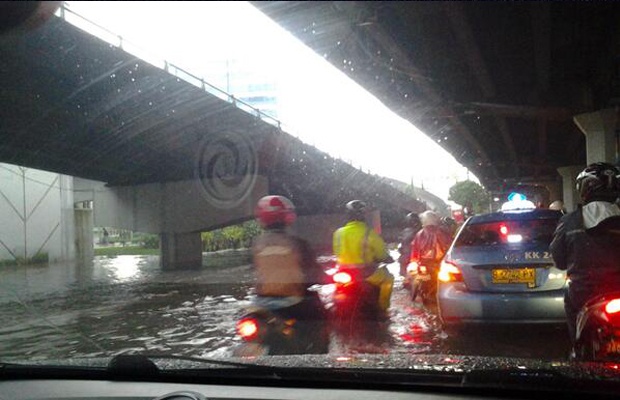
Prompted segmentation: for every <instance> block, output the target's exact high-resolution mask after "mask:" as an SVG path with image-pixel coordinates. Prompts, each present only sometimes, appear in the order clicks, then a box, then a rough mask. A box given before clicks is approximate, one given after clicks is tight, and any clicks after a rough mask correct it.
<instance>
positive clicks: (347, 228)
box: [333, 200, 394, 311]
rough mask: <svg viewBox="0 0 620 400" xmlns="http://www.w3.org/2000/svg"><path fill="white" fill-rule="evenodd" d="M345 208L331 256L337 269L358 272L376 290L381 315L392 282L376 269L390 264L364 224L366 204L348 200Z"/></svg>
mask: <svg viewBox="0 0 620 400" xmlns="http://www.w3.org/2000/svg"><path fill="white" fill-rule="evenodd" d="M345 207H346V211H347V223H346V224H345V225H344V226H343V227H341V228H338V229H337V230H336V231H335V232H334V235H333V252H334V255H335V256H336V259H337V263H338V266H339V268H341V269H344V270H346V269H351V270H354V271H357V272H359V273H360V274H361V276H362V277H363V278H364V279H365V280H366V281H367V282H369V283H371V284H372V285H375V286H377V287H379V288H380V294H379V300H378V301H379V306H380V308H381V309H383V310H384V311H385V310H386V309H387V308H388V306H389V302H390V299H389V296H390V294H391V292H392V283H393V279H394V278H393V277H392V276H391V275H390V274H389V273H388V272H387V271H386V270H385V268H383V269H381V270H378V266H379V264H380V263H382V262H385V263H390V262H393V261H394V260H393V259H392V257H391V256H390V255H389V253H388V251H387V247H386V246H385V243H384V242H383V239H382V238H381V236H379V235H378V234H377V233H376V232H375V231H374V230H373V229H372V228H371V227H369V226H368V225H367V224H366V214H367V209H368V207H367V205H366V203H364V202H363V201H361V200H352V201H349V202H348V203H347V204H346V206H345ZM384 270H385V271H384Z"/></svg>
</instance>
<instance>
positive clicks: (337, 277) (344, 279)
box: [333, 272, 353, 285]
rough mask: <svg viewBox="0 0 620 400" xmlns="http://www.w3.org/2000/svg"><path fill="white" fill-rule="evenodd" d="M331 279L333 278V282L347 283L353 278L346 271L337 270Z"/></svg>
mask: <svg viewBox="0 0 620 400" xmlns="http://www.w3.org/2000/svg"><path fill="white" fill-rule="evenodd" d="M333 280H334V283H340V284H343V285H346V284H348V283H351V281H352V280H353V277H352V276H351V274H349V273H347V272H338V273H336V274H334V277H333Z"/></svg>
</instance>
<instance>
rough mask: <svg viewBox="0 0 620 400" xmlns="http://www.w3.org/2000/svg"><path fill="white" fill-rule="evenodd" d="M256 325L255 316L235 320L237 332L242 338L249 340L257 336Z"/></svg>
mask: <svg viewBox="0 0 620 400" xmlns="http://www.w3.org/2000/svg"><path fill="white" fill-rule="evenodd" d="M258 326H259V325H258V320H257V319H256V318H252V317H248V318H243V319H241V320H240V321H239V322H237V333H238V334H239V336H241V338H242V339H243V340H245V341H248V342H249V341H251V340H254V339H255V338H256V337H257V336H258Z"/></svg>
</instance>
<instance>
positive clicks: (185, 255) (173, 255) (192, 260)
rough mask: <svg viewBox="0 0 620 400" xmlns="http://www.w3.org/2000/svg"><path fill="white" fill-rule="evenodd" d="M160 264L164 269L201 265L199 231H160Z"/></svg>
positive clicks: (199, 266)
mask: <svg viewBox="0 0 620 400" xmlns="http://www.w3.org/2000/svg"><path fill="white" fill-rule="evenodd" d="M160 238H161V240H160V251H161V253H160V254H161V257H160V258H159V262H160V265H161V267H162V269H164V270H175V269H193V268H201V267H202V240H201V238H200V232H187V233H162V234H161V235H160Z"/></svg>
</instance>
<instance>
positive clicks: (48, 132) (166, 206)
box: [0, 18, 424, 267]
mask: <svg viewBox="0 0 620 400" xmlns="http://www.w3.org/2000/svg"><path fill="white" fill-rule="evenodd" d="M0 51H1V52H2V54H3V57H2V58H1V59H0V91H1V95H2V96H1V97H2V98H3V99H7V100H8V101H5V102H4V104H3V107H0V162H6V163H10V164H15V165H21V166H26V167H29V168H37V169H42V170H46V171H51V172H56V173H60V174H64V175H70V176H74V177H79V178H81V179H79V180H77V181H76V185H75V188H76V189H75V192H74V198H75V202H76V203H79V202H83V201H94V203H95V205H94V206H95V210H96V211H95V215H94V217H95V218H94V221H95V222H94V223H96V224H97V225H99V226H111V227H119V228H126V229H132V230H140V231H144V232H154V233H159V234H161V235H162V238H163V246H162V250H163V254H164V255H166V254H167V255H168V256H165V257H163V258H162V259H163V263H164V265H166V266H172V267H175V266H188V265H191V264H195V262H196V260H197V259H198V256H197V255H196V254H199V251H200V247H199V246H200V243H199V232H200V231H204V230H210V229H215V228H219V227H223V226H226V225H230V224H233V223H237V222H241V221H244V220H247V219H250V218H252V211H253V205H254V204H255V202H256V200H257V199H258V198H259V197H260V196H262V195H265V194H282V195H285V196H287V197H289V198H291V199H292V200H293V202H294V203H295V204H296V206H297V209H298V212H299V214H300V215H302V216H308V217H309V218H310V217H311V216H316V215H327V214H334V213H340V212H342V211H343V210H342V206H343V204H344V203H345V202H346V201H348V200H351V199H353V198H361V199H364V200H367V201H369V202H370V203H371V204H373V205H374V206H375V207H377V209H378V210H380V212H381V214H382V218H383V222H384V226H386V227H387V228H390V227H392V228H394V227H396V226H397V225H398V224H399V223H400V221H401V220H402V216H403V215H404V214H405V213H406V212H409V211H418V212H419V211H422V210H423V208H424V205H423V204H422V203H420V202H418V201H416V200H415V199H413V198H411V197H410V196H408V195H405V194H404V193H403V192H401V191H400V190H398V189H396V188H394V187H393V186H392V185H391V184H390V183H389V182H387V181H385V180H382V179H381V178H379V177H376V176H372V175H369V174H366V173H364V172H362V171H360V170H358V169H356V168H353V167H352V166H350V165H348V164H346V163H344V162H342V161H341V160H337V159H334V158H332V157H330V156H328V155H327V154H325V153H323V152H321V151H320V150H318V149H316V148H314V147H312V146H309V145H307V144H304V143H303V142H301V141H300V140H298V139H296V138H294V137H292V136H290V135H288V134H287V133H285V132H283V131H282V130H281V129H280V128H279V127H278V125H277V124H274V123H269V122H266V120H265V118H264V116H263V115H261V114H260V113H259V112H258V111H257V110H253V109H247V107H246V109H245V110H244V109H241V108H240V105H239V104H238V103H236V101H235V99H234V98H232V96H228V95H226V94H225V93H222V92H217V91H213V90H211V92H210V91H208V90H205V89H207V88H208V84H206V83H205V82H203V81H201V80H200V79H198V78H196V77H193V76H191V75H190V74H187V73H184V72H183V71H181V72H183V73H182V74H181V75H182V76H175V75H173V74H172V73H171V72H172V67H169V68H168V70H165V69H162V68H158V67H156V66H154V65H151V64H149V63H147V62H145V61H143V60H141V59H139V58H137V57H135V56H133V55H131V54H129V53H127V52H125V51H123V50H122V49H120V48H118V47H115V46H113V45H110V44H108V43H105V42H103V41H102V40H100V39H97V38H95V37H93V36H91V35H90V34H88V33H85V32H83V31H81V30H80V29H78V28H76V27H74V26H72V25H70V24H68V23H66V22H65V21H63V20H61V19H59V18H54V19H53V20H52V21H50V22H49V23H48V24H46V25H44V26H43V27H41V28H40V29H38V30H36V31H32V32H29V33H26V34H24V35H21V36H17V37H5V38H2V41H0ZM175 71H177V72H178V71H180V70H179V69H175ZM310 225H311V224H310ZM303 229H304V228H303V226H300V230H303ZM321 229H322V231H321V232H323V231H324V230H325V229H327V228H326V227H322V228H321ZM301 233H303V232H301ZM306 234H307V232H306ZM321 235H323V233H321ZM310 236H312V235H310ZM316 236H318V235H316ZM197 238H198V239H197ZM187 254H191V256H186V255H187Z"/></svg>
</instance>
